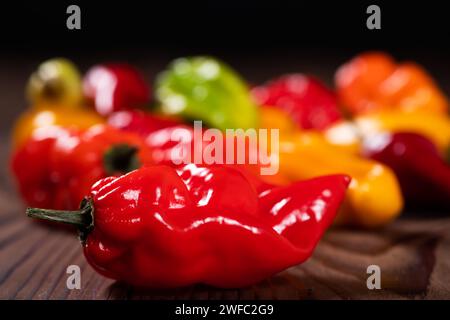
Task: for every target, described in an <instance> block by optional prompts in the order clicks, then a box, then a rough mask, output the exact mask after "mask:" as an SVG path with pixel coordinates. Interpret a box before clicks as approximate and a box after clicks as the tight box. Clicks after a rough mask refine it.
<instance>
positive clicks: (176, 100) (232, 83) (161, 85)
mask: <svg viewBox="0 0 450 320" xmlns="http://www.w3.org/2000/svg"><path fill="white" fill-rule="evenodd" d="M156 97H157V99H158V100H159V102H160V104H161V106H160V107H161V111H162V112H163V113H165V114H171V115H179V116H182V117H184V118H185V119H189V120H192V119H194V120H202V121H203V122H205V124H206V125H208V126H211V127H216V128H219V129H222V130H225V129H228V128H230V129H235V128H243V129H247V128H254V127H257V125H258V121H257V120H258V116H257V114H258V113H257V106H256V104H255V102H254V101H253V100H252V98H251V96H250V92H249V89H248V87H247V85H246V83H245V82H244V81H243V80H242V79H241V78H240V76H239V75H238V74H237V73H236V72H235V71H234V70H233V69H231V68H230V67H229V66H227V65H226V64H224V63H223V62H221V61H219V60H216V59H214V58H211V57H190V58H180V59H177V60H175V61H173V62H172V63H171V64H170V65H169V68H168V69H167V70H166V71H164V72H163V73H161V74H160V75H159V76H158V79H157V83H156Z"/></svg>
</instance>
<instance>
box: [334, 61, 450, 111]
mask: <svg viewBox="0 0 450 320" xmlns="http://www.w3.org/2000/svg"><path fill="white" fill-rule="evenodd" d="M335 83H336V90H337V94H338V97H339V102H340V104H341V105H342V107H343V108H344V109H345V110H346V111H347V112H349V113H350V114H352V115H358V114H365V113H369V112H376V111H386V110H399V111H404V112H412V111H425V112H435V113H439V114H447V113H448V101H447V98H446V97H445V95H444V94H443V92H442V91H441V90H440V89H439V88H438V86H437V85H436V83H435V82H434V80H433V79H432V78H431V77H430V76H429V75H428V74H427V72H426V71H425V70H424V69H423V68H422V67H421V66H419V65H417V64H415V63H413V62H404V63H400V64H397V63H396V62H395V61H394V60H393V58H392V57H391V56H389V55H388V54H386V53H382V52H367V53H363V54H360V55H358V56H356V57H355V58H353V59H352V60H350V61H349V62H347V63H345V64H344V65H343V66H341V67H340V68H339V69H338V71H337V72H336V77H335Z"/></svg>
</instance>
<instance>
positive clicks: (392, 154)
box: [363, 132, 450, 209]
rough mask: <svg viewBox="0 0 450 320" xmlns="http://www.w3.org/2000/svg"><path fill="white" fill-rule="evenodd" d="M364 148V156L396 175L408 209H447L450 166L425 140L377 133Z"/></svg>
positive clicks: (406, 134)
mask: <svg viewBox="0 0 450 320" xmlns="http://www.w3.org/2000/svg"><path fill="white" fill-rule="evenodd" d="M363 147H364V148H363V152H364V154H365V155H366V156H368V157H370V158H372V159H375V160H377V161H381V162H383V163H385V164H386V165H388V166H390V167H391V168H392V169H393V170H394V171H395V173H396V175H397V177H398V178H399V181H400V184H401V186H402V192H403V194H404V196H405V198H406V200H407V202H408V203H409V204H410V205H420V206H424V205H425V206H427V207H428V208H446V209H448V208H450V202H449V199H450V166H449V165H448V163H447V162H446V159H444V158H443V156H442V155H441V154H440V153H439V151H438V149H437V148H436V146H435V145H434V144H433V143H432V142H431V141H429V140H428V139H427V138H425V137H424V136H421V135H419V134H416V133H410V132H397V133H393V134H391V133H380V134H374V135H371V136H368V137H367V138H366V139H365V141H364V145H363Z"/></svg>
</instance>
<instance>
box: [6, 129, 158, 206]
mask: <svg viewBox="0 0 450 320" xmlns="http://www.w3.org/2000/svg"><path fill="white" fill-rule="evenodd" d="M150 163H152V155H151V153H150V150H149V149H148V147H147V146H146V145H145V143H144V141H143V140H142V139H141V138H140V137H139V136H137V135H134V134H132V133H125V132H121V131H118V130H116V129H114V128H110V127H107V126H103V125H98V126H94V127H92V128H90V129H88V130H84V131H73V130H67V129H63V128H59V127H53V128H51V129H50V128H45V129H43V130H42V132H39V131H37V132H36V134H35V135H34V136H33V137H32V138H30V139H29V140H28V141H27V142H25V143H24V144H23V146H22V147H20V148H18V149H17V150H16V151H15V152H14V153H13V155H12V159H11V168H12V172H13V174H14V177H15V179H16V182H17V186H18V189H19V191H20V193H21V195H22V197H23V198H24V200H25V201H26V203H27V204H28V205H30V206H40V207H43V208H51V209H76V208H77V207H78V205H79V203H80V201H81V199H83V197H84V196H85V195H86V193H87V192H89V190H90V187H91V185H92V184H93V183H94V182H96V181H97V180H99V179H101V178H104V177H107V176H110V175H116V174H123V173H126V172H129V171H131V170H133V169H136V168H138V167H140V166H142V165H147V164H150ZM30 164H31V165H30Z"/></svg>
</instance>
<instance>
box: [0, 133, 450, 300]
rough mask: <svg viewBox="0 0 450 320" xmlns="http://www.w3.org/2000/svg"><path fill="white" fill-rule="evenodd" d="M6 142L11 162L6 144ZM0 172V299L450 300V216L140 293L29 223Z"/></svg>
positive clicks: (57, 234)
mask: <svg viewBox="0 0 450 320" xmlns="http://www.w3.org/2000/svg"><path fill="white" fill-rule="evenodd" d="M0 140H2V139H1V137H0ZM0 142H1V151H2V152H1V156H2V158H1V159H0V164H1V163H3V164H5V163H6V155H7V152H6V150H7V144H6V143H4V142H5V141H0ZM1 170H2V174H1V178H0V208H1V211H0V299H450V218H425V217H421V218H414V219H413V218H403V219H400V220H398V221H396V222H395V223H393V224H391V225H390V226H388V227H386V228H385V229H384V230H377V231H361V230H350V229H333V230H330V231H329V232H328V233H327V234H326V236H325V237H324V239H322V241H321V242H320V244H319V246H318V247H317V249H316V251H315V253H314V255H313V257H311V258H310V259H309V260H308V261H307V262H306V263H304V264H302V265H299V266H296V267H293V268H291V269H289V270H286V271H284V272H282V273H280V274H278V275H276V276H274V277H272V278H270V279H267V280H266V281H263V282H262V283H260V284H258V285H254V286H252V287H248V288H243V289H240V290H220V289H215V288H211V287H208V286H204V285H196V286H191V287H187V288H179V289H176V290H140V289H136V288H132V287H130V286H127V285H124V284H121V283H117V282H115V281H113V280H110V279H106V278H104V277H102V276H100V275H98V274H97V273H96V272H95V271H94V270H93V269H92V268H91V267H90V266H89V265H88V264H87V262H86V260H85V259H84V257H83V254H82V250H81V246H80V244H79V242H78V239H77V237H76V234H75V233H71V232H68V231H67V230H55V229H51V228H50V227H49V226H47V225H44V224H42V223H37V222H35V221H30V220H29V219H27V218H26V217H25V214H24V207H23V204H22V203H21V201H20V199H18V198H17V195H16V194H15V192H14V191H13V187H12V184H11V181H10V180H11V179H10V178H9V176H8V168H7V166H6V165H3V166H1ZM72 264H76V265H78V266H80V268H81V272H82V289H81V290H69V289H67V287H66V279H67V276H68V275H67V274H66V268H67V266H69V265H72ZM372 264H375V265H379V266H380V268H381V286H382V289H381V290H368V289H367V286H366V279H367V277H368V275H367V273H366V269H367V266H369V265H372Z"/></svg>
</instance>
